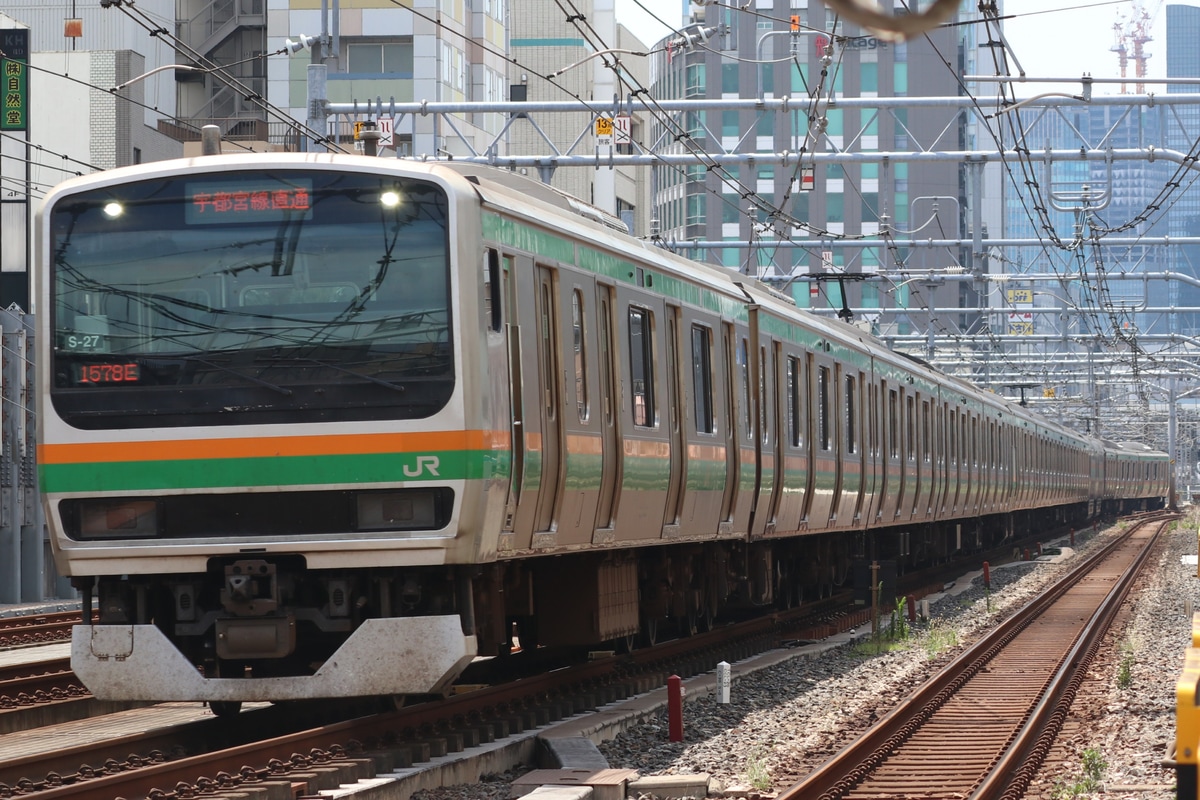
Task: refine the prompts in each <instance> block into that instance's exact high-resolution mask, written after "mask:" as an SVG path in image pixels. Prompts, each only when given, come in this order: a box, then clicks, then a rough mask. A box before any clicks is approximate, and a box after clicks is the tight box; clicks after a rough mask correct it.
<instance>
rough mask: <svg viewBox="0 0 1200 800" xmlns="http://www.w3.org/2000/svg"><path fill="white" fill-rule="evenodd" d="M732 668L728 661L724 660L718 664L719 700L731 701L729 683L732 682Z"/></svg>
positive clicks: (719, 701)
mask: <svg viewBox="0 0 1200 800" xmlns="http://www.w3.org/2000/svg"><path fill="white" fill-rule="evenodd" d="M731 677H732V675H731V670H730V668H729V662H728V661H722V662H721V663H720V664H717V702H718V703H728V702H729V685H730V683H731Z"/></svg>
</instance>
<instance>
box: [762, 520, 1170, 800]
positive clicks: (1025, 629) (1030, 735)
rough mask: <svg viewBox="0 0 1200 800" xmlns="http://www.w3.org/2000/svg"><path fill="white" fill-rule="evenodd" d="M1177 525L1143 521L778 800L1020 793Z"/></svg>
mask: <svg viewBox="0 0 1200 800" xmlns="http://www.w3.org/2000/svg"><path fill="white" fill-rule="evenodd" d="M1175 518H1176V517H1175V516H1167V515H1160V516H1156V517H1152V518H1146V519H1142V520H1138V521H1137V524H1135V525H1134V526H1133V527H1131V528H1130V529H1129V530H1128V531H1127V532H1126V533H1125V534H1124V535H1123V536H1121V537H1119V538H1118V539H1115V540H1114V541H1113V542H1111V543H1110V544H1109V545H1107V546H1106V547H1105V548H1103V549H1102V550H1101V551H1100V552H1098V553H1096V554H1095V555H1093V556H1091V557H1090V558H1088V559H1087V560H1086V561H1085V562H1083V563H1082V564H1080V565H1079V566H1078V567H1076V568H1075V569H1074V570H1072V571H1071V572H1070V573H1069V574H1068V575H1067V576H1065V577H1064V578H1063V579H1062V580H1061V581H1059V582H1058V583H1057V584H1055V585H1054V586H1053V587H1051V588H1050V589H1049V590H1047V591H1045V592H1043V593H1041V594H1040V595H1039V597H1038V598H1037V599H1036V600H1035V601H1034V602H1032V603H1030V604H1029V605H1028V606H1026V607H1025V608H1024V609H1022V610H1021V611H1019V612H1018V613H1017V614H1015V615H1013V616H1012V617H1010V618H1009V619H1007V620H1006V621H1005V622H1003V623H1002V624H1001V625H1000V626H999V627H997V629H996V630H995V631H993V632H992V633H991V634H989V635H988V636H987V637H985V638H984V639H982V640H981V641H979V642H978V643H976V644H975V645H974V646H972V647H971V648H970V649H968V650H967V651H966V652H964V653H963V654H962V655H960V656H959V657H958V658H956V659H955V660H954V661H953V662H952V663H951V664H950V665H949V666H947V668H946V669H945V670H943V671H942V672H941V673H939V674H938V675H937V676H936V677H935V678H934V679H932V680H931V681H929V682H928V683H926V684H925V685H924V686H922V687H920V688H919V689H918V690H917V691H915V692H914V693H913V694H912V695H910V696H909V698H908V699H907V700H906V701H905V702H904V703H902V704H901V705H900V706H898V707H897V708H895V709H894V710H893V711H892V712H891V713H889V714H888V715H887V716H886V717H884V718H883V719H882V720H881V721H880V722H879V723H878V724H877V725H875V726H874V727H873V728H871V730H869V731H868V732H867V733H866V734H865V735H864V736H863V737H861V738H860V739H859V740H858V741H856V742H855V743H853V744H851V745H850V746H848V747H846V748H845V749H844V750H842V752H840V753H838V754H837V755H836V756H834V757H833V758H831V759H830V760H829V761H827V762H826V763H825V764H823V765H822V766H821V767H819V768H818V769H816V770H815V771H813V772H812V773H811V774H810V775H809V776H808V777H806V778H805V779H804V780H802V781H801V782H799V783H797V784H796V785H795V786H793V787H791V788H790V789H788V790H787V791H785V792H782V793H781V794H780V795H779V797H778V800H802V799H803V800H808V799H809V798H816V797H819V798H821V799H822V800H837V799H839V798H868V797H869V798H879V797H921V798H929V799H930V800H934V799H936V798H947V799H949V798H954V799H955V800H960V799H961V798H966V797H972V798H998V797H1004V798H1019V797H1021V795H1022V793H1023V791H1024V789H1025V788H1026V787H1027V786H1028V785H1029V782H1030V780H1031V779H1032V778H1033V777H1034V775H1035V774H1036V771H1037V769H1038V768H1039V767H1040V765H1041V762H1042V760H1043V759H1044V757H1045V753H1046V752H1047V751H1048V749H1049V746H1050V744H1051V743H1052V742H1053V739H1054V736H1055V735H1057V731H1058V729H1059V728H1060V727H1061V724H1062V721H1063V720H1064V719H1065V716H1066V713H1067V711H1068V710H1069V707H1070V702H1071V700H1072V699H1073V698H1074V695H1075V693H1076V690H1077V689H1078V686H1079V684H1080V683H1081V682H1082V681H1083V680H1084V678H1085V676H1086V671H1087V667H1088V664H1089V663H1090V662H1091V659H1092V656H1093V654H1094V652H1095V650H1096V649H1097V648H1098V647H1099V644H1100V642H1101V640H1102V638H1103V635H1104V632H1105V630H1106V629H1107V627H1108V624H1109V622H1110V621H1111V618H1112V616H1113V615H1115V613H1116V611H1117V609H1118V608H1119V607H1120V605H1121V602H1122V601H1123V600H1124V598H1125V596H1126V594H1127V593H1128V591H1129V589H1130V587H1131V586H1132V585H1133V579H1134V578H1135V577H1136V575H1137V573H1138V571H1139V570H1140V569H1141V566H1142V564H1143V563H1145V560H1146V558H1147V557H1148V555H1149V553H1150V551H1151V549H1152V546H1153V544H1154V542H1155V541H1157V538H1158V535H1159V533H1160V532H1161V531H1162V530H1163V529H1165V528H1166V526H1167V525H1168V524H1169V523H1170V521H1171V520H1172V519H1175Z"/></svg>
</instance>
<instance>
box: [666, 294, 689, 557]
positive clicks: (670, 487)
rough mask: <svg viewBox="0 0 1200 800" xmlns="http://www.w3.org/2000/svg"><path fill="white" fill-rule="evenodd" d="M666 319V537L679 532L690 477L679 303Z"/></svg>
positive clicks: (671, 307)
mask: <svg viewBox="0 0 1200 800" xmlns="http://www.w3.org/2000/svg"><path fill="white" fill-rule="evenodd" d="M665 312H666V313H665V315H664V316H665V318H666V322H667V325H666V331H665V339H666V355H667V363H666V379H667V380H666V398H665V400H666V402H665V403H664V404H663V405H664V410H665V412H666V417H667V418H666V420H665V427H666V434H667V437H668V439H669V440H670V448H669V454H668V456H667V457H668V459H669V461H670V466H669V475H668V477H667V497H666V501H665V508H666V510H665V511H664V514H663V531H662V533H663V536H664V537H671V536H678V535H679V519H680V516H681V513H682V503H683V484H684V482H685V480H686V477H687V463H686V460H685V459H684V453H685V449H684V448H685V442H684V436H683V425H684V419H683V416H684V414H683V382H682V380H680V375H679V371H680V368H681V364H682V360H681V359H680V356H679V354H680V336H681V333H680V329H679V326H680V311H679V307H678V306H667V307H666V308H665Z"/></svg>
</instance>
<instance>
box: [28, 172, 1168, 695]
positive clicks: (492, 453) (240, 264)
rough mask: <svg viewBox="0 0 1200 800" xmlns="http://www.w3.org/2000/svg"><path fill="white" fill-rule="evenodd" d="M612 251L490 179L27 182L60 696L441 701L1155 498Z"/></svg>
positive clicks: (856, 351) (1157, 498)
mask: <svg viewBox="0 0 1200 800" xmlns="http://www.w3.org/2000/svg"><path fill="white" fill-rule="evenodd" d="M620 227H621V226H620V225H619V223H616V222H615V221H613V220H611V219H608V218H606V216H605V215H603V214H601V213H598V212H596V211H594V210H592V209H590V208H588V207H586V206H584V205H582V204H579V203H577V202H576V201H573V200H571V199H569V198H566V197H565V196H562V195H559V194H557V193H555V192H554V191H553V190H550V189H548V188H546V187H543V186H540V185H538V184H534V183H530V182H528V181H525V180H524V179H522V178H520V177H519V176H515V175H513V174H511V173H508V172H503V171H498V170H492V169H489V168H486V167H476V166H470V165H454V164H444V163H443V164H422V163H416V162H409V161H399V160H383V159H368V158H361V157H354V156H333V155H312V154H308V155H285V154H279V155H265V156H263V155H256V156H211V157H204V158H201V159H192V160H184V161H177V162H163V163H158V164H148V165H142V166H138V167H131V168H125V169H118V170H112V171H109V172H104V173H99V174H96V175H91V176H87V177H83V178H78V179H73V180H71V181H68V182H67V183H65V184H63V185H61V186H59V187H57V188H55V189H54V190H53V191H52V192H51V193H50V194H49V195H48V197H47V198H46V201H45V203H44V205H43V210H42V212H41V213H40V214H39V220H38V237H37V243H38V248H39V261H40V263H42V264H43V265H44V267H43V269H42V270H40V271H39V275H38V282H37V300H38V304H39V305H38V307H39V309H40V311H39V315H38V319H39V325H40V335H39V337H38V348H39V350H38V358H39V365H40V367H41V369H40V372H39V379H38V395H39V401H40V417H39V419H40V420H41V428H40V430H39V470H40V479H41V486H42V491H43V497H44V503H45V507H46V514H47V519H48V521H49V525H50V530H51V541H52V545H53V548H54V553H55V558H56V561H57V564H58V566H59V569H60V570H61V571H62V572H63V573H64V574H67V575H70V576H71V577H72V580H73V581H74V583H75V585H76V586H78V587H79V588H80V590H81V591H82V592H84V596H85V598H87V601H88V604H89V606H90V604H91V602H92V598H95V600H96V604H97V607H98V610H99V622H98V623H97V624H95V625H80V626H78V627H77V628H76V630H75V633H74V639H73V646H72V662H73V666H74V668H75V670H76V672H77V673H78V674H79V675H80V677H81V679H82V680H83V681H84V683H85V684H86V685H87V686H88V687H89V688H90V689H91V690H92V691H93V693H94V694H95V695H96V696H97V697H102V698H112V699H153V700H169V699H176V700H184V699H191V700H207V701H210V702H213V703H214V704H216V703H229V704H236V703H238V702H240V701H243V700H287V699H304V698H315V697H337V696H359V695H395V694H426V693H436V692H439V691H443V690H444V689H445V688H446V687H447V686H448V685H449V684H450V683H451V682H452V681H453V680H454V679H455V677H456V676H457V675H458V674H460V672H461V671H462V669H463V668H464V667H465V665H466V664H467V663H468V662H469V661H470V660H471V659H472V658H474V657H476V656H478V655H481V654H483V655H494V654H502V653H504V652H506V651H507V650H508V649H510V648H511V647H512V646H513V631H514V629H515V630H516V631H518V632H519V637H520V642H521V644H522V645H523V646H529V645H532V644H536V643H542V644H556V645H572V644H594V643H599V642H613V641H625V642H627V643H632V641H633V639H634V638H635V637H644V638H649V639H653V638H655V637H656V636H657V635H658V629H659V626H660V625H663V624H665V625H670V626H673V627H674V628H675V629H682V630H684V632H686V631H687V630H690V629H694V628H695V627H697V626H700V625H703V624H705V623H707V622H710V621H711V620H712V618H713V617H714V616H715V615H717V614H719V613H721V612H722V611H723V610H724V609H726V608H731V607H738V606H752V605H762V604H769V603H780V604H790V603H794V602H800V601H802V600H803V599H804V598H806V597H809V596H814V595H820V594H824V593H827V592H828V591H831V590H832V588H833V587H834V586H836V585H840V584H842V583H844V582H845V581H846V580H847V575H848V573H849V571H850V568H851V565H852V564H853V562H854V561H855V560H856V559H862V558H867V557H870V558H888V559H892V560H895V561H896V562H897V563H898V564H900V565H901V568H907V567H911V566H915V565H919V564H924V563H931V562H934V561H936V560H939V559H944V558H947V557H949V556H950V555H952V554H954V553H956V552H961V551H963V550H973V549H977V548H981V547H984V546H989V545H993V544H995V543H997V542H1000V541H1004V540H1005V539H1006V538H1009V537H1011V536H1013V535H1014V533H1017V532H1019V531H1020V530H1022V529H1024V528H1026V527H1028V526H1029V525H1031V524H1032V523H1033V521H1034V520H1035V519H1040V520H1041V521H1045V520H1046V519H1058V520H1061V521H1074V520H1076V519H1079V520H1082V519H1086V518H1088V517H1089V516H1091V515H1095V514H1097V513H1100V512H1101V511H1102V510H1109V511H1115V510H1117V509H1118V508H1128V507H1132V506H1134V505H1136V506H1138V507H1143V506H1152V505H1156V504H1161V503H1162V501H1163V499H1164V498H1165V496H1166V494H1167V490H1166V480H1167V478H1168V472H1167V464H1166V459H1165V456H1163V455H1162V454H1157V453H1153V452H1150V451H1148V450H1144V449H1138V448H1137V447H1136V446H1132V445H1111V444H1110V445H1105V444H1104V443H1101V442H1099V441H1097V440H1094V439H1090V438H1084V437H1080V436H1078V435H1077V434H1075V433H1073V432H1071V431H1068V430H1066V429H1064V428H1061V427H1059V426H1057V425H1054V424H1052V423H1050V422H1048V421H1046V420H1044V419H1042V418H1041V417H1038V416H1037V415H1034V414H1032V413H1029V412H1028V411H1026V410H1025V409H1024V408H1021V407H1020V406H1017V405H1015V404H1012V403H1009V402H1006V401H1005V400H1003V399H1002V398H1000V397H997V396H996V395H993V394H990V393H985V392H980V391H979V390H977V389H975V388H974V387H972V386H970V385H969V384H967V383H964V382H962V381H958V380H955V379H952V378H948V377H947V376H945V375H943V374H941V373H939V372H937V371H936V370H934V369H932V368H930V367H929V366H928V365H925V364H922V363H919V362H917V361H914V360H912V359H909V358H906V357H903V356H901V355H898V354H896V353H894V352H891V351H889V350H887V349H886V347H884V346H883V345H882V343H880V342H879V341H877V340H875V339H873V338H871V337H870V336H868V335H866V334H864V333H862V332H861V331H859V330H858V329H856V328H854V327H851V326H848V325H844V324H842V323H841V322H838V321H832V320H827V319H822V318H818V317H815V316H812V315H810V314H808V313H806V312H804V311H802V310H800V309H797V308H796V307H795V305H794V304H793V303H791V302H790V300H789V299H788V298H785V297H783V296H782V295H779V294H777V293H775V292H773V291H771V290H770V289H768V288H767V287H765V286H763V285H761V284H758V283H757V282H755V281H753V280H751V279H748V278H746V277H745V276H741V275H738V274H736V273H732V272H729V271H724V270H720V269H715V268H710V267H707V266H704V265H700V264H696V263H694V262H690V261H686V260H684V259H681V258H678V257H675V256H672V255H670V254H668V253H666V252H665V251H663V250H661V249H659V248H656V247H654V246H652V245H649V244H647V243H644V242H640V241H638V240H635V239H632V238H630V237H629V236H627V235H626V234H625V233H624V232H623V231H621V230H619V228H620ZM1048 511H1049V512H1050V513H1049V516H1048V515H1047V512H1048Z"/></svg>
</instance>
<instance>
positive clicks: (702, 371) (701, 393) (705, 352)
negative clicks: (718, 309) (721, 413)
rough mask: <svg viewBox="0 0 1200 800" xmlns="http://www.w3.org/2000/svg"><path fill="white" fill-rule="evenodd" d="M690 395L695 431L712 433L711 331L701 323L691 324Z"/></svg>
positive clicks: (713, 423)
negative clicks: (693, 407) (693, 405)
mask: <svg viewBox="0 0 1200 800" xmlns="http://www.w3.org/2000/svg"><path fill="white" fill-rule="evenodd" d="M692 395H693V396H694V398H695V400H694V402H695V416H696V431H697V432H698V433H713V432H714V430H715V428H716V425H715V420H714V418H713V379H712V331H711V330H709V329H708V328H705V327H703V326H701V325H693V326H692Z"/></svg>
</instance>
